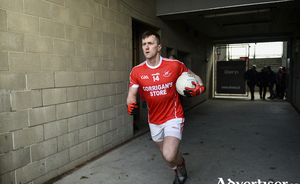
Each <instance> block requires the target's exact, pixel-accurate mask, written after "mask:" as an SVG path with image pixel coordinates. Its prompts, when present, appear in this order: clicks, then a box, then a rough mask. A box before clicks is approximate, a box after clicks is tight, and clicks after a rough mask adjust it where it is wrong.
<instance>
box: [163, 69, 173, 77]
mask: <svg viewBox="0 0 300 184" xmlns="http://www.w3.org/2000/svg"><path fill="white" fill-rule="evenodd" d="M170 75H171V72H170V71H169V70H167V71H165V72H164V75H163V76H164V77H170Z"/></svg>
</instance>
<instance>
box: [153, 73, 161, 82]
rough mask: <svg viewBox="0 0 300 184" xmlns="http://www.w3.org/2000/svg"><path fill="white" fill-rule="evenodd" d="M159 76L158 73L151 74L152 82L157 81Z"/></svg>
mask: <svg viewBox="0 0 300 184" xmlns="http://www.w3.org/2000/svg"><path fill="white" fill-rule="evenodd" d="M159 75H160V74H159V73H155V74H152V77H153V82H155V81H159Z"/></svg>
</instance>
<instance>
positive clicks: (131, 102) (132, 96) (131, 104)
mask: <svg viewBox="0 0 300 184" xmlns="http://www.w3.org/2000/svg"><path fill="white" fill-rule="evenodd" d="M138 90H139V88H133V87H129V91H128V97H127V112H128V114H129V115H135V114H136V113H137V109H138V105H137V103H136V96H137V93H138Z"/></svg>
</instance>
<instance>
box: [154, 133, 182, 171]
mask: <svg viewBox="0 0 300 184" xmlns="http://www.w3.org/2000/svg"><path fill="white" fill-rule="evenodd" d="M155 144H156V145H157V146H158V148H159V149H160V152H161V154H162V156H163V158H164V160H165V161H166V163H167V164H168V165H169V166H170V167H172V168H173V167H175V166H177V165H179V164H181V163H182V161H183V158H182V153H181V152H179V146H180V139H178V138H177V137H172V136H167V137H165V138H164V140H163V141H161V142H155Z"/></svg>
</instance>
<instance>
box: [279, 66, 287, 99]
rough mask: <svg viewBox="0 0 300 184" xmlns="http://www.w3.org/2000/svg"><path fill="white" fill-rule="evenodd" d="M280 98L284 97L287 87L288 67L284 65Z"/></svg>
mask: <svg viewBox="0 0 300 184" xmlns="http://www.w3.org/2000/svg"><path fill="white" fill-rule="evenodd" d="M280 87H281V88H280V89H281V91H280V97H279V98H280V99H283V97H284V93H285V88H286V69H285V67H282V74H281V76H280Z"/></svg>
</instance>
